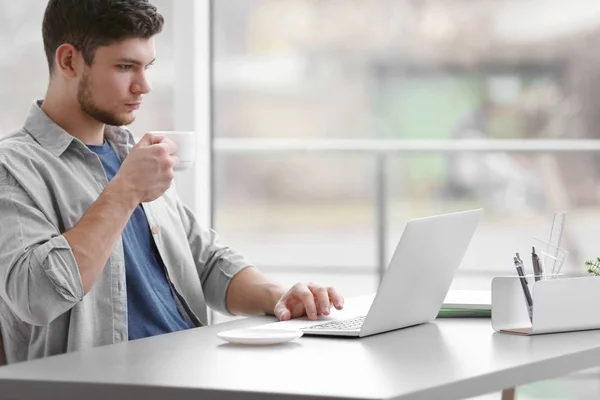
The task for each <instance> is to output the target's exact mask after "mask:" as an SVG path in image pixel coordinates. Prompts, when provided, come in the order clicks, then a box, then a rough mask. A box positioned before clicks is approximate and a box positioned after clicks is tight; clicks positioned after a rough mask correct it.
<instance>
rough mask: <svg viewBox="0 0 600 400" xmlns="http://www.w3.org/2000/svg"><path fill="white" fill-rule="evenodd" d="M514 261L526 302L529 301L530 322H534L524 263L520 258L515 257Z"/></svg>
mask: <svg viewBox="0 0 600 400" xmlns="http://www.w3.org/2000/svg"><path fill="white" fill-rule="evenodd" d="M517 256H518V253H517ZM513 259H514V261H515V267H516V268H517V274H519V280H520V281H521V287H522V288H523V294H525V300H526V301H527V312H528V314H529V320H530V321H533V299H532V298H531V293H529V286H527V278H525V273H524V272H523V263H522V262H521V261H519V258H517V257H513Z"/></svg>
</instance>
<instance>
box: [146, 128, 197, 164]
mask: <svg viewBox="0 0 600 400" xmlns="http://www.w3.org/2000/svg"><path fill="white" fill-rule="evenodd" d="M149 133H150V134H152V135H160V136H164V137H165V138H168V139H170V140H172V141H174V142H175V143H176V144H177V147H178V150H177V152H175V153H174V154H173V155H174V156H176V157H177V158H179V165H178V166H177V167H175V168H174V169H175V171H183V170H186V169H188V168H189V167H191V166H192V164H194V161H195V160H196V132H193V131H151V132H149Z"/></svg>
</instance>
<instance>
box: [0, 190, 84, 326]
mask: <svg viewBox="0 0 600 400" xmlns="http://www.w3.org/2000/svg"><path fill="white" fill-rule="evenodd" d="M0 296H1V297H2V299H3V300H4V301H5V302H6V303H7V304H8V306H9V307H10V309H11V310H12V311H13V312H14V313H15V315H16V316H18V317H19V318H20V319H21V320H23V321H24V322H26V323H29V324H32V325H40V326H41V325H47V324H48V323H50V322H51V321H53V320H54V319H55V318H56V317H58V316H59V315H61V314H63V313H64V312H66V311H68V310H70V309H71V308H72V307H73V306H74V305H75V304H77V303H78V302H79V301H81V299H82V298H83V285H82V283H81V277H80V275H79V268H78V266H77V262H76V260H75V257H74V255H73V252H72V250H71V247H70V246H69V243H68V242H67V240H66V239H65V237H64V236H62V235H61V233H60V232H59V231H58V229H57V228H56V227H55V226H54V225H53V224H52V223H51V222H50V221H49V220H48V219H47V218H46V217H45V215H44V214H43V213H42V212H41V211H40V210H39V209H38V208H37V207H36V206H35V204H34V202H33V201H32V199H31V198H30V197H29V196H28V195H27V193H26V192H25V191H24V190H23V189H22V188H20V187H19V186H17V185H7V184H1V183H0Z"/></svg>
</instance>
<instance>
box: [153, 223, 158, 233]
mask: <svg viewBox="0 0 600 400" xmlns="http://www.w3.org/2000/svg"><path fill="white" fill-rule="evenodd" d="M157 233H158V226H156V225H154V226H153V227H152V234H153V235H156V234H157Z"/></svg>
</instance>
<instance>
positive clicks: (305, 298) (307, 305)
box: [290, 283, 317, 320]
mask: <svg viewBox="0 0 600 400" xmlns="http://www.w3.org/2000/svg"><path fill="white" fill-rule="evenodd" d="M290 294H291V295H293V296H294V297H296V298H297V299H298V300H300V301H301V302H302V305H303V306H304V309H305V310H306V316H307V317H308V319H312V320H314V319H317V305H316V304H315V298H314V296H313V293H312V292H311V291H310V289H309V288H308V287H307V286H306V285H304V284H301V283H298V284H296V285H295V286H294V287H293V289H292V291H291V292H290Z"/></svg>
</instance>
